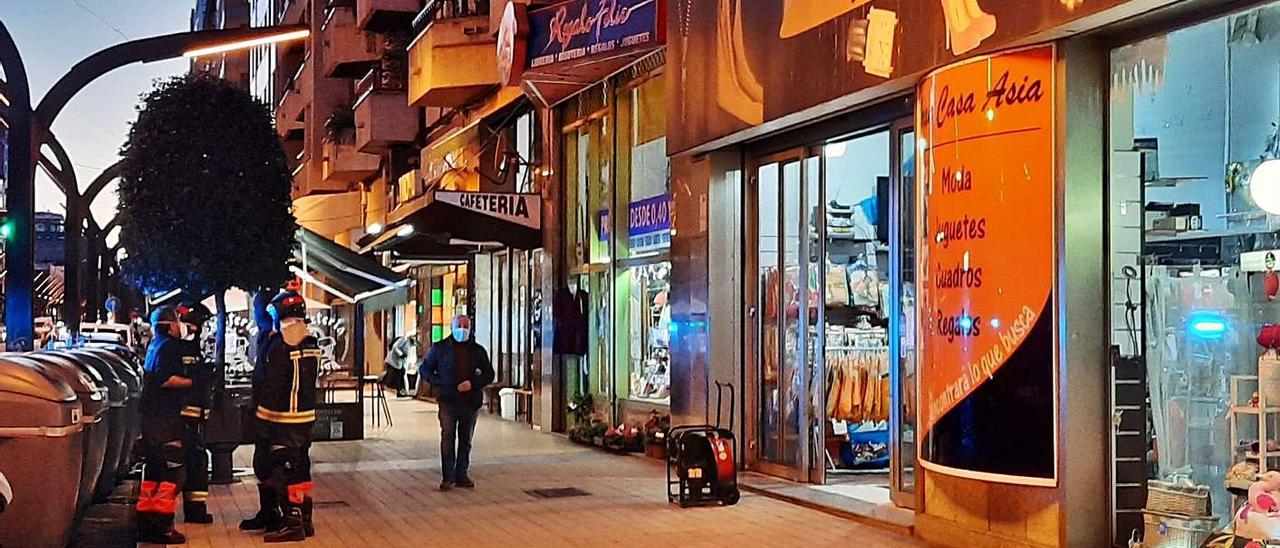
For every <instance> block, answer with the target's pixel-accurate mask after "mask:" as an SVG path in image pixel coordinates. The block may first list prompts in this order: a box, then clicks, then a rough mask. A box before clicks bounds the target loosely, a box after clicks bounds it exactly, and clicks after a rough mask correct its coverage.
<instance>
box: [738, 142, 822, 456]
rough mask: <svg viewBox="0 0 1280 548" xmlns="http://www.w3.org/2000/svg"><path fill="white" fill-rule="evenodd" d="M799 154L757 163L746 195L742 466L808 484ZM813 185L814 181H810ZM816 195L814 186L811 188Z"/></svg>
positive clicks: (807, 299)
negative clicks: (746, 426)
mask: <svg viewBox="0 0 1280 548" xmlns="http://www.w3.org/2000/svg"><path fill="white" fill-rule="evenodd" d="M808 165H810V162H805V161H804V153H803V151H799V150H797V151H790V152H787V153H783V154H779V155H774V156H770V157H766V158H762V159H760V160H759V161H758V163H756V165H755V166H754V168H753V170H752V177H751V179H750V183H749V184H750V187H751V188H749V189H748V190H749V194H748V196H754V203H753V204H751V206H752V209H754V214H753V215H751V216H749V218H748V222H749V224H750V225H751V226H749V227H748V234H749V235H750V236H749V239H748V242H749V244H748V245H752V244H754V247H755V249H754V251H755V253H754V254H751V255H753V256H751V257H749V259H753V260H751V261H750V262H751V263H753V264H752V266H751V270H750V272H753V274H752V277H753V279H754V280H753V282H752V283H751V286H750V287H748V288H747V289H748V291H749V292H750V294H751V295H750V297H749V298H750V299H752V300H751V301H749V302H752V304H753V306H752V307H751V308H750V310H749V311H748V316H749V317H748V318H747V325H748V326H749V330H750V334H749V335H750V338H751V340H752V347H753V348H752V350H753V352H752V353H751V355H752V356H753V361H754V367H753V368H752V379H751V380H752V381H753V382H752V384H753V385H754V386H753V387H752V388H753V389H752V390H751V391H750V393H751V394H753V396H754V398H753V399H754V401H751V403H749V405H751V406H752V407H753V409H752V411H753V412H754V413H753V415H755V417H754V419H755V420H754V424H753V426H754V432H753V433H751V434H750V437H749V443H748V447H749V451H748V455H749V457H748V458H749V464H750V465H751V467H752V468H755V469H758V470H760V471H762V472H765V473H767V474H771V475H775V476H780V477H785V478H789V479H792V480H795V481H810V477H811V462H812V459H811V458H810V454H811V452H812V444H811V442H810V440H809V438H810V437H811V436H809V435H808V432H809V431H810V428H809V425H811V424H812V421H811V419H810V418H811V416H812V413H811V408H810V406H809V404H810V400H809V397H808V394H809V389H808V378H809V377H810V375H812V372H811V371H809V367H806V364H811V363H813V360H812V357H813V356H814V355H815V353H814V348H813V347H814V345H815V340H816V338H817V337H816V336H815V333H814V332H813V324H811V322H810V319H811V314H816V313H819V310H818V308H819V307H813V306H810V303H816V302H817V300H816V297H817V295H816V293H815V291H816V289H815V288H814V287H813V286H812V285H813V284H812V282H814V281H816V279H815V278H813V277H812V276H811V275H810V272H809V271H810V270H811V264H812V262H811V261H810V256H811V254H810V238H809V236H808V235H809V232H810V231H809V230H808V228H807V219H806V217H807V216H806V215H804V214H803V212H804V211H806V209H805V201H806V200H808V199H810V198H809V196H808V195H809V194H810V192H808V191H806V188H805V187H807V186H808V185H805V184H804V181H806V180H809V179H810V178H807V177H805V174H804V171H805V170H806V166H808ZM811 178H812V179H816V176H813V177H811ZM813 186H814V188H815V189H816V184H815V185H813ZM815 193H816V191H815Z"/></svg>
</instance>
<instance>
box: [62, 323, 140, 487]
mask: <svg viewBox="0 0 1280 548" xmlns="http://www.w3.org/2000/svg"><path fill="white" fill-rule="evenodd" d="M76 352H82V353H87V354H93V355H94V356H97V357H99V358H101V359H102V360H104V361H105V362H107V363H108V364H110V365H111V366H112V367H113V368H114V369H115V370H116V374H117V375H119V376H120V379H121V380H123V381H124V382H125V384H126V385H128V387H129V399H128V400H127V401H126V402H125V406H124V423H125V432H124V446H123V447H122V448H121V449H120V464H119V466H118V467H117V468H116V476H127V475H129V473H130V472H131V471H132V469H133V465H134V458H133V448H134V446H135V445H137V442H138V438H139V436H141V435H142V417H141V416H140V415H139V414H138V404H139V403H141V401H142V370H141V369H140V368H139V367H138V366H137V364H136V363H135V362H134V361H132V358H131V356H133V353H132V352H131V351H129V350H128V349H127V348H125V347H120V350H114V349H111V348H106V347H98V346H87V347H84V348H81V349H78V350H76Z"/></svg>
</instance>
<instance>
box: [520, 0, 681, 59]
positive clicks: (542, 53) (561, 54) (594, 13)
mask: <svg viewBox="0 0 1280 548" xmlns="http://www.w3.org/2000/svg"><path fill="white" fill-rule="evenodd" d="M662 3H663V0H569V1H567V2H561V3H559V4H555V5H552V6H548V7H545V8H540V9H537V10H534V11H531V12H529V41H528V64H529V68H531V69H541V68H545V67H549V66H551V65H555V64H559V63H568V62H572V61H577V60H580V59H587V58H591V57H597V56H607V55H612V54H617V53H619V52H622V51H624V50H628V49H631V48H635V47H639V46H650V47H652V46H657V45H660V44H662V43H663V42H664V41H665V36H664V33H663V28H664V26H663V23H664V21H663V19H664V17H663V15H662V13H661V12H662V10H661V9H660V8H661V7H662Z"/></svg>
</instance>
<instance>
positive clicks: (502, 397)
mask: <svg viewBox="0 0 1280 548" xmlns="http://www.w3.org/2000/svg"><path fill="white" fill-rule="evenodd" d="M498 400H499V401H501V402H502V420H504V421H513V420H516V389H514V388H511V387H507V388H503V389H501V390H498Z"/></svg>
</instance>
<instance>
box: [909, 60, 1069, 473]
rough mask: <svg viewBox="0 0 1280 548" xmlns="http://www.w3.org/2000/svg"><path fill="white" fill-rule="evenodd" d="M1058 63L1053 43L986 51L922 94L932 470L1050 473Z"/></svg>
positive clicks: (922, 372) (924, 331) (934, 77)
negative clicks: (1055, 77) (1055, 71)
mask: <svg viewBox="0 0 1280 548" xmlns="http://www.w3.org/2000/svg"><path fill="white" fill-rule="evenodd" d="M1053 64H1054V49H1053V46H1051V45H1050V46H1038V47H1034V48H1029V49H1022V50H1016V51H1012V52H1006V53H1002V54H998V55H993V56H989V57H982V58H978V59H974V60H971V61H967V62H963V63H960V64H957V65H952V66H950V67H947V68H944V69H941V70H939V71H937V72H934V73H932V74H930V75H929V76H928V77H927V78H926V79H925V80H924V82H922V83H921V85H920V89H919V93H918V95H917V97H918V99H917V107H916V116H917V128H918V131H919V134H920V135H921V140H920V143H919V146H920V147H921V154H919V156H918V162H919V165H918V173H921V174H922V175H924V176H927V183H926V184H925V186H924V187H923V191H922V192H921V196H920V202H919V206H920V212H919V219H920V223H921V224H920V226H921V227H922V228H921V230H920V238H921V239H920V242H919V245H920V254H919V256H918V258H917V260H918V261H919V264H918V268H919V272H921V279H922V284H921V288H920V311H921V312H920V313H921V329H920V337H921V340H920V358H921V361H920V364H919V383H920V385H919V388H920V392H921V399H920V409H919V413H920V418H921V426H922V429H921V430H922V432H923V434H924V437H923V440H922V443H921V447H920V457H921V460H922V461H924V463H925V466H926V467H929V468H930V469H931V470H933V471H937V472H941V473H948V474H953V475H958V476H968V477H977V478H980V479H985V480H988V481H997V482H1006V483H1018V484H1026V485H1056V482H1057V453H1058V449H1057V439H1058V437H1057V420H1056V413H1057V398H1058V395H1057V394H1058V391H1057V368H1056V359H1055V352H1054V347H1055V341H1056V337H1057V335H1056V332H1057V322H1056V321H1055V319H1054V313H1053V311H1054V303H1055V298H1056V295H1055V292H1054V280H1055V277H1056V276H1055V262H1054V249H1055V237H1054V226H1055V223H1054V218H1055V213H1054V211H1055V193H1054V181H1055V179H1054V177H1055V173H1054V169H1055V168H1054V95H1053V93H1054V91H1053V90H1054V83H1053V68H1054V65H1053ZM1009 151H1016V153H1014V154H1010V153H1009Z"/></svg>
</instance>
